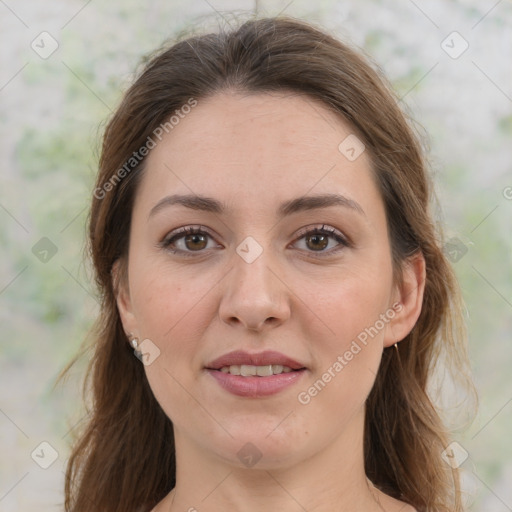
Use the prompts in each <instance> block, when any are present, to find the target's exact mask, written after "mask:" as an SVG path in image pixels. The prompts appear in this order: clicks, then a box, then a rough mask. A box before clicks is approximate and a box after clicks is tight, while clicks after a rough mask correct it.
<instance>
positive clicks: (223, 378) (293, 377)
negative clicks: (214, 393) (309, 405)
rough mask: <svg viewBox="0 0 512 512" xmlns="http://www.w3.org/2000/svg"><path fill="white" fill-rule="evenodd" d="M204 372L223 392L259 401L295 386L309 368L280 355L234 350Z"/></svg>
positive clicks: (211, 364) (277, 353) (215, 361)
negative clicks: (258, 399) (260, 398)
mask: <svg viewBox="0 0 512 512" xmlns="http://www.w3.org/2000/svg"><path fill="white" fill-rule="evenodd" d="M205 370H206V371H207V373H209V374H210V375H211V376H212V377H213V378H214V379H215V381H216V382H217V383H218V384H220V386H221V387H222V388H223V389H224V390H226V391H228V392H230V393H232V394H234V395H237V396H242V397H252V398H258V397H264V396H269V395H273V394H275V393H278V392H279V391H282V390H284V389H285V388H288V387H289V386H292V385H293V384H295V383H296V382H298V381H299V380H300V379H301V378H302V377H303V375H304V374H305V373H306V371H307V368H306V367H305V366H304V365H303V364H301V363H299V362H298V361H295V360H294V359H292V358H290V357H288V356H285V355H284V354H281V353H279V352H272V351H266V352H261V353H254V354H250V353H248V352H245V351H235V352H230V353H228V354H225V355H224V356H221V357H219V358H217V359H216V360H214V361H212V362H211V363H209V364H208V365H206V367H205Z"/></svg>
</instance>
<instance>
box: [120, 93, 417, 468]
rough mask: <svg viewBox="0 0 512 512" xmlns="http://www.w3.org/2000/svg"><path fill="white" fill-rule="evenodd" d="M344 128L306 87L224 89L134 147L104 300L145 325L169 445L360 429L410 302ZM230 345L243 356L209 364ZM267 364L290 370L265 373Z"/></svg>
mask: <svg viewBox="0 0 512 512" xmlns="http://www.w3.org/2000/svg"><path fill="white" fill-rule="evenodd" d="M351 135H352V136H353V130H351V128H350V126H349V125H348V124H346V123H344V122H343V121H342V120H340V119H339V118H338V117H337V116H336V115H335V114H334V113H332V112H330V111H329V110H328V109H327V108H325V107H324V106H322V105H321V104H319V103H317V102H315V101H314V100H312V99H310V98H307V97H304V96H300V95H277V94H272V95H270V94H252V95H242V94H239V93H237V94H235V93H227V92H226V93H222V94H218V95H216V96H213V97H211V98H209V99H206V100H199V102H198V104H197V106H196V107H195V108H194V109H192V111H191V112H190V113H189V114H188V115H187V116H185V117H184V118H183V119H181V120H180V122H179V124H178V125H176V126H174V128H173V129H172V131H170V132H169V133H168V134H166V135H165V136H164V137H163V139H162V141H161V142H160V143H158V145H157V146H156V147H155V148H154V149H153V150H152V151H151V153H150V155H149V156H148V158H147V161H146V169H145V174H144V176H143V179H142V181H141V183H140V185H139V189H138V191H137V195H136V200H135V204H134V209H133V214H132V225H131V235H130V246H129V257H128V272H127V282H126V283H124V286H123V287H122V288H121V293H120V294H119V297H118V306H119V310H120V313H121V316H122V320H123V324H124V328H125V330H126V332H131V333H133V334H134V335H136V336H137V337H138V338H139V340H140V341H142V340H150V341H145V342H144V343H145V344H146V348H147V352H148V353H149V354H150V355H149V356H148V359H147V362H148V363H150V364H147V365H145V367H144V368H145V371H146V375H147V378H148V380H149V383H150V386H151V388H152V390H153V392H154V395H155V397H156V399H157V400H158V402H159V403H160V404H161V406H162V408H163V410H164V411H165V412H166V414H167V415H168V416H169V418H170V419H171V420H172V422H173V424H174V429H175V436H176V443H177V447H179V446H180V443H181V446H188V447H193V448H194V449H198V450H200V451H202V452H203V453H204V454H207V455H208V456H211V457H213V458H217V459H219V460H223V461H227V462H229V463H231V464H236V465H238V466H241V465H243V463H244V462H243V461H242V460H241V458H240V457H239V455H237V452H238V451H239V450H240V449H241V447H242V446H244V445H245V443H248V442H250V443H252V444H253V445H254V446H256V447H257V449H258V450H259V453H261V454H262V459H261V461H260V462H259V465H260V466H259V467H268V468H271V467H276V466H277V465H279V464H285V463H287V462H288V463H294V462H295V463H296V462H298V461H300V460H304V459H305V458H307V457H310V456H311V455H313V454H315V453H318V452H320V451H321V450H322V449H325V448H326V447H328V446H330V445H333V443H336V442H338V441H339V440H341V439H346V436H347V433H348V432H356V431H360V430H361V428H362V419H363V418H364V402H365V399H366V397H367V396H368V394H369V392H370V390H371V387H372V385H373V382H374V380H375V375H376V373H377V371H378V366H379V363H380V359H381V355H382V351H383V348H384V347H385V346H390V345H392V344H393V343H395V342H396V341H399V340H400V339H402V338H403V337H404V336H405V335H406V334H407V332H408V330H410V328H412V325H413V323H414V321H415V319H416V318H417V315H418V314H419V311H417V310H414V308H413V307H408V305H407V304H408V303H407V301H403V299H404V294H403V290H401V289H397V287H396V286H395V285H394V283H393V272H392V262H391V251H390V244H389V240H388V230H387V226H386V217H385V211H384V204H383V201H382V198H381V197H380V195H379V192H378V189H377V187H376V184H375V182H374V179H373V176H372V173H371V169H370V160H369V156H368V154H367V152H363V153H362V154H361V155H360V156H359V157H358V158H356V159H354V158H353V156H354V154H357V153H355V152H352V151H350V147H351V145H350V144H349V145H348V148H347V147H345V146H346V145H347V142H346V143H345V146H344V145H343V144H342V146H341V148H342V150H343V151H340V149H339V148H338V147H339V146H340V143H342V141H344V140H345V139H346V138H347V137H348V136H351ZM353 140H354V139H352V138H351V139H348V142H350V141H353ZM355 149H356V150H357V149H358V148H355ZM353 153H354V154H353ZM347 156H348V157H349V158H347ZM178 195H187V196H190V197H189V199H188V202H187V201H176V200H175V201H173V200H172V199H171V198H172V197H173V196H178ZM202 196H204V197H207V198H209V199H210V200H213V201H210V200H200V199H199V198H200V197H202ZM319 196H327V198H328V199H329V198H330V202H328V201H326V200H325V198H324V201H322V200H321V199H316V200H315V199H314V198H317V197H319ZM336 196H337V199H336ZM175 199H176V198H175ZM185 229H186V230H192V232H184V231H183V230H185ZM406 282H407V279H406ZM416 287H417V283H416ZM408 297H409V298H408V299H407V300H410V299H411V294H410V293H409V295H408ZM400 302H401V303H400ZM397 303H400V304H399V305H398V304H397ZM393 306H394V307H393ZM158 351H159V354H158ZM233 351H244V352H245V353H246V355H243V354H242V356H241V359H236V358H232V359H227V360H224V361H220V362H219V363H218V364H215V363H214V361H215V360H216V359H218V358H219V357H221V356H224V355H226V354H229V353H231V352H233ZM266 351H272V352H274V354H269V355H268V357H267V358H265V354H263V356H261V353H263V352H266ZM143 352H144V350H143ZM276 352H277V353H279V354H275V353H276ZM155 356H157V357H156V358H155ZM251 356H254V358H251ZM258 356H261V357H260V358H259V359H258ZM286 358H288V359H286ZM290 360H293V361H294V362H295V363H297V364H296V365H294V364H293V363H292V362H290ZM244 362H245V363H246V365H244V366H245V367H241V368H237V367H236V365H240V364H243V363H244ZM287 363H288V364H287ZM272 364H273V365H277V367H276V366H272V367H270V366H269V365H272ZM230 365H233V366H231V367H230V373H226V372H227V369H226V368H224V370H220V369H219V367H221V366H224V367H227V366H230ZM279 365H281V366H289V367H292V366H296V367H297V369H295V370H294V371H288V369H287V368H283V369H282V370H284V371H283V373H281V374H276V375H271V376H266V375H267V374H268V373H270V370H272V372H279V371H280V370H281V368H280V367H279ZM254 366H258V367H259V368H254ZM239 371H242V373H249V374H250V373H252V372H253V371H256V372H259V373H260V374H261V375H262V376H259V375H256V376H243V375H238V376H237V375H232V373H233V374H236V373H237V372H239ZM340 442H341V441H340ZM191 449H192V448H191ZM251 449H253V448H251Z"/></svg>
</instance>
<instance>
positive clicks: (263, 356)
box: [205, 350, 306, 370]
mask: <svg viewBox="0 0 512 512" xmlns="http://www.w3.org/2000/svg"><path fill="white" fill-rule="evenodd" d="M232 365H250V366H267V365H282V366H288V367H290V368H291V369H292V370H301V369H304V368H306V367H305V365H303V364H301V363H299V362H298V361H295V359H292V358H290V357H288V356H286V355H284V354H281V353H280V352H275V351H272V350H267V351H265V352H259V353H253V354H251V353H249V352H246V351H244V350H235V351H233V352H229V353H227V354H224V355H222V356H220V357H218V358H217V359H214V360H213V361H211V362H210V363H208V364H207V365H205V368H206V369H208V370H220V369H221V368H222V367H224V366H232Z"/></svg>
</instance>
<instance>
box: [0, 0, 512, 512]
mask: <svg viewBox="0 0 512 512" xmlns="http://www.w3.org/2000/svg"><path fill="white" fill-rule="evenodd" d="M233 9H234V10H235V12H236V13H238V14H240V15H242V16H244V15H245V14H247V12H248V11H253V10H257V11H258V12H259V13H261V14H262V15H265V14H267V15H276V14H278V13H280V12H284V13H285V14H288V15H292V16H297V17H300V18H304V19H307V20H312V21H315V22H317V23H319V24H321V25H322V26H324V27H326V28H327V29H328V30H331V31H332V32H333V33H335V34H336V35H338V36H339V37H341V38H343V39H346V40H349V41H352V42H353V43H354V44H356V45H358V46H360V47H361V48H364V49H365V50H366V51H367V52H368V53H369V54H370V55H371V57H372V58H373V60H374V62H375V64H376V65H377V66H379V67H380V68H381V69H382V71H383V72H384V73H385V74H386V75H387V76H388V78H389V79H390V80H391V82H392V84H393V85H394V87H395V88H396V91H397V92H398V95H399V96H400V98H401V105H402V107H403V108H404V109H406V110H407V111H408V112H409V113H410V114H411V115H412V117H413V118H414V119H416V120H417V121H418V122H419V123H420V124H421V125H422V126H423V128H424V129H425V131H426V133H428V142H429V144H430V148H431V149H430V157H431V164H432V169H433V172H434V175H435V181H436V185H437V194H438V197H439V200H440V204H441V207H442V215H443V217H442V219H443V222H444V224H445V229H446V235H447V238H449V239H452V240H451V243H452V249H454V252H452V253H450V254H451V256H450V257H451V259H452V262H453V265H454V267H455V269H456V272H457V275H458V277H459V280H460V283H461V287H462V290H463V294H464V300H465V303H466V306H467V323H468V330H469V338H470V354H471V364H472V369H473V373H474V378H475V382H476V385H477V388H478V391H479V395H480V410H479V413H478V415H477V417H476V419H475V421H474V422H473V424H472V425H471V427H470V428H469V429H467V430H466V431H464V432H457V433H456V434H455V439H456V440H457V442H458V443H459V444H460V446H461V447H463V449H464V450H465V451H467V453H468V454H469V457H468V458H467V460H466V461H465V462H464V463H463V464H462V466H461V467H462V469H463V474H464V487H465V489H466V491H467V493H468V498H467V501H468V506H469V508H470V510H473V511H478V512H501V511H510V510H512V439H511V436H510V431H511V427H512V377H511V372H510V365H511V363H512V340H511V335H510V333H511V332H512V314H511V313H512V276H511V273H512V272H511V269H512V265H511V263H512V250H511V249H512V236H511V235H512V233H511V231H512V222H511V220H512V173H511V165H512V154H511V148H512V144H511V135H512V81H511V78H512V59H511V58H510V53H511V49H512V3H511V2H510V0H501V1H498V2H496V0H491V1H487V0H485V1H478V2H477V1H476V0H471V1H465V2H457V1H439V0H438V1H431V2H425V1H423V2H420V1H419V0H417V1H416V2H413V1H412V0H410V1H407V0H397V1H393V0H385V1H377V0H366V1H363V2H356V1H355V0H353V1H350V2H340V1H335V0H319V1H317V2H314V3H311V2H307V1H304V0H292V1H290V0H287V1H283V2H282V1H259V2H256V1H214V0H209V1H208V2H207V1H206V0H188V1H184V0H174V1H173V2H165V3H164V2H146V4H144V5H141V3H140V2H135V1H132V0H128V1H123V2H121V1H120V0H114V1H111V2H92V1H83V2H82V1H80V2H78V1H76V2H75V1H72V2H64V1H63V0H50V1H45V2H44V3H41V2H35V1H33V0H25V1H22V2H17V3H15V2H14V1H12V0H11V1H10V2H8V1H6V2H0V20H1V21H0V22H1V27H2V30H1V36H0V37H1V38H2V44H1V45H0V53H1V54H2V67H1V70H0V102H1V103H0V112H1V126H0V130H1V137H0V147H1V149H2V152H1V155H2V160H3V165H2V170H1V188H0V245H1V255H2V257H1V259H0V318H1V327H2V329H1V340H0V344H1V351H0V378H1V383H2V386H1V391H0V397H1V402H0V439H1V454H2V455H1V458H0V510H1V511H4V512H9V511H22V510H23V511H28V510H36V509H37V510H38V511H40V512H45V511H50V510H61V509H62V501H63V493H62V489H63V477H64V473H63V471H64V467H65V462H66V459H67V457H68V455H69V441H70V438H71V435H70V432H71V430H72V429H73V427H76V426H77V425H78V424H79V423H80V420H81V418H83V410H82V407H81V403H80V396H81V395H80V384H81V377H82V373H81V372H83V370H84V368H85V364H86V360H85V359H86V358H82V359H81V360H80V361H79V363H78V364H77V366H76V367H74V369H73V370H72V371H71V372H70V376H69V378H68V380H67V381H66V383H65V385H64V386H59V387H57V388H56V389H55V390H53V385H54V383H55V379H56V377H57V375H58V374H59V372H60V371H61V370H62V368H63V367H64V365H65V364H66V363H67V362H68V361H69V360H70V358H71V357H72V356H73V355H74V354H75V353H76V352H77V350H78V348H79V346H80V344H81V342H82V340H83V339H84V336H85V333H86V332H87V329H88V328H89V327H90V326H91V324H92V321H93V319H94V317H95V315H96V313H97V309H98V304H97V301H96V296H95V290H94V286H93V283H92V280H91V275H90V270H89V268H88V263H87V262H86V261H85V260H84V254H83V249H84V241H85V225H86V220H87V208H88V204H89V198H90V196H91V193H92V188H93V179H94V175H95V171H96V163H97V157H98V147H99V141H100V135H101V130H102V126H103V124H104V121H105V120H106V119H107V118H108V117H109V115H110V114H111V112H112V111H113V110H114V109H115V107H116V105H117V104H118V102H119V100H120V97H121V94H122V92H123V91H124V90H125V89H126V88H127V86H128V85H129V84H130V81H131V79H132V78H133V75H134V72H135V70H136V69H137V65H138V63H139V62H140V61H141V57H142V56H143V55H145V54H147V53H148V52H151V51H152V50H154V49H155V48H156V47H158V46H160V45H161V44H162V43H163V42H164V40H166V39H168V38H170V37H173V36H175V35H176V34H178V33H180V32H181V31H183V30H187V29H188V28H189V27H191V26H192V25H197V24H198V23H199V24H209V26H214V25H215V24H217V23H218V22H219V21H218V20H221V21H220V22H221V23H222V24H224V25H226V24H229V23H231V22H232V21H233V16H232V15H231V14H228V12H233ZM212 24H213V25H212ZM454 31H455V32H457V34H454ZM42 32H47V33H48V34H42V35H41V33H42ZM57 45H58V46H57ZM54 46H56V49H55V51H53V53H52V50H54ZM466 46H467V48H466ZM42 442H47V443H49V445H50V447H49V446H47V445H41V443H42ZM53 450H55V452H54V451H53ZM50 463H51V464H50ZM48 464H50V465H49V467H48V468H46V469H45V468H44V467H43V466H45V465H48Z"/></svg>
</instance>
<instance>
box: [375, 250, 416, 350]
mask: <svg viewBox="0 0 512 512" xmlns="http://www.w3.org/2000/svg"><path fill="white" fill-rule="evenodd" d="M425 267H426V265H425V258H424V256H423V253H422V252H421V251H419V252H417V253H415V254H413V255H412V256H410V257H409V258H408V259H407V260H406V261H405V262H404V265H403V270H402V275H403V280H402V283H401V284H400V285H397V289H396V291H395V302H394V305H393V306H392V307H393V309H394V311H395V316H394V317H393V318H392V319H391V320H390V322H389V329H386V335H385V337H384V346H385V347H390V346H392V345H394V344H395V343H397V342H398V341H401V340H403V339H404V338H405V337H406V336H407V335H408V334H409V333H410V332H411V331H412V329H413V327H414V326H415V324H416V321H417V320H418V318H419V316H420V313H421V307H422V304H423V293H424V291H425V278H426V270H425Z"/></svg>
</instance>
